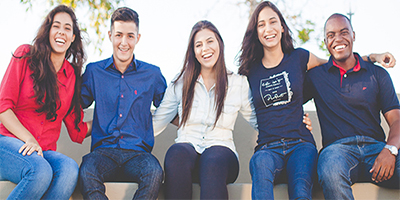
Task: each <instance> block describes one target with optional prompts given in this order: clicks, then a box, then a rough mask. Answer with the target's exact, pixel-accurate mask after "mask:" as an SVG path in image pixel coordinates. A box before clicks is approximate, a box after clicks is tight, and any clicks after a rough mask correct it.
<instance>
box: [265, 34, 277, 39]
mask: <svg viewBox="0 0 400 200" xmlns="http://www.w3.org/2000/svg"><path fill="white" fill-rule="evenodd" d="M275 37H276V35H267V36H265V39H267V40H268V39H271V38H275Z"/></svg>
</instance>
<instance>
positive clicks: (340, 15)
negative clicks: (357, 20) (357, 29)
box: [324, 13, 354, 33]
mask: <svg viewBox="0 0 400 200" xmlns="http://www.w3.org/2000/svg"><path fill="white" fill-rule="evenodd" d="M338 17H343V18H345V19H346V20H347V21H348V22H349V24H350V28H351V30H352V31H354V29H353V25H351V21H350V19H349V18H348V17H347V16H346V15H343V14H340V13H333V14H332V15H331V16H330V17H328V19H327V20H326V21H325V25H324V33H325V32H326V23H327V22H328V21H329V20H330V19H333V18H338Z"/></svg>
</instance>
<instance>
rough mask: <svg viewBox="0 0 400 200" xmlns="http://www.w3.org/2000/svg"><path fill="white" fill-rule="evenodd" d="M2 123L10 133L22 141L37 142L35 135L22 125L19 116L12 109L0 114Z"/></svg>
mask: <svg viewBox="0 0 400 200" xmlns="http://www.w3.org/2000/svg"><path fill="white" fill-rule="evenodd" d="M0 121H1V123H2V124H3V125H4V127H6V129H7V130H8V131H10V132H11V133H12V134H14V135H15V136H16V137H17V138H19V139H20V140H22V141H24V142H26V141H28V140H32V139H34V140H36V139H35V138H34V137H33V135H32V134H31V133H30V132H29V131H28V130H27V129H26V128H25V127H24V126H23V125H22V124H21V122H20V121H19V120H18V118H17V116H15V113H14V112H13V111H12V110H11V109H7V110H6V111H4V112H2V113H0Z"/></svg>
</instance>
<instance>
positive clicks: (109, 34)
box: [108, 31, 112, 42]
mask: <svg viewBox="0 0 400 200" xmlns="http://www.w3.org/2000/svg"><path fill="white" fill-rule="evenodd" d="M108 39H110V41H111V31H108ZM111 42H112V41H111Z"/></svg>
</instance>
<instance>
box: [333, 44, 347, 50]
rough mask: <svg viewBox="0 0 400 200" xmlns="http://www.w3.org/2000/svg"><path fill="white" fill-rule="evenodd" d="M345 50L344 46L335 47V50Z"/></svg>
mask: <svg viewBox="0 0 400 200" xmlns="http://www.w3.org/2000/svg"><path fill="white" fill-rule="evenodd" d="M344 48H346V45H338V46H336V47H335V49H336V50H340V49H344Z"/></svg>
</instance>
